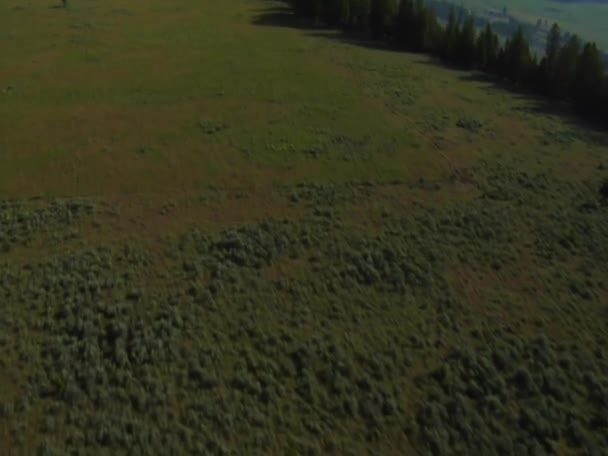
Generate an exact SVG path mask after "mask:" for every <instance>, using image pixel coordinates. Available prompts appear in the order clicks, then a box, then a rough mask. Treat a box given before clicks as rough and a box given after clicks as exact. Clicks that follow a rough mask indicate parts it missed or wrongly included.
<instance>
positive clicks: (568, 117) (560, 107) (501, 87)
mask: <svg viewBox="0 0 608 456" xmlns="http://www.w3.org/2000/svg"><path fill="white" fill-rule="evenodd" d="M460 79H462V80H463V81H470V82H477V83H482V84H487V85H488V87H489V88H490V89H491V90H493V91H503V92H506V93H509V94H510V95H511V96H512V97H513V98H516V99H519V100H522V101H525V102H526V103H525V105H523V106H519V107H517V108H514V110H515V111H521V112H527V113H531V114H540V115H545V116H552V117H559V118H560V119H561V120H563V121H564V122H565V123H566V124H567V125H568V126H571V127H575V128H580V129H584V130H588V131H589V133H592V135H591V136H590V137H589V138H588V139H589V140H590V141H589V142H591V143H593V144H597V145H601V146H608V134H607V132H606V127H605V125H603V124H602V121H600V119H599V118H598V117H591V116H586V115H584V114H582V113H580V112H577V111H576V109H575V108H574V107H573V106H572V105H571V104H570V103H568V102H566V101H559V100H553V99H551V98H547V97H544V96H543V95H539V94H537V93H534V92H533V91H531V90H527V89H524V88H522V87H519V86H517V85H516V84H513V83H512V82H510V81H507V80H505V79H503V78H500V77H499V76H496V75H493V74H488V73H481V72H478V71H476V72H467V73H465V74H463V75H462V76H461V77H460Z"/></svg>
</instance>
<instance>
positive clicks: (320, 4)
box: [288, 0, 608, 127]
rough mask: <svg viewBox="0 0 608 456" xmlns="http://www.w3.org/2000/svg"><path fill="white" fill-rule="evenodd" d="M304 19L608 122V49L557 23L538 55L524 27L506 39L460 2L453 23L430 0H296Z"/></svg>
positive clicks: (293, 2)
mask: <svg viewBox="0 0 608 456" xmlns="http://www.w3.org/2000/svg"><path fill="white" fill-rule="evenodd" d="M288 3H289V4H290V5H291V6H292V7H293V10H294V12H295V14H296V15H297V16H299V17H301V18H304V19H307V20H311V21H314V22H315V23H323V24H327V25H331V26H337V27H341V28H343V29H346V30H359V31H366V32H369V34H370V35H371V37H372V38H373V39H376V40H382V41H385V42H386V43H388V44H390V45H391V46H394V47H396V48H399V49H403V50H404V51H410V52H425V53H430V54H432V55H434V56H437V57H439V58H440V59H441V60H442V61H444V62H446V63H449V64H451V65H457V66H460V67H462V68H467V69H477V70H481V71H484V72H486V73H489V74H492V75H495V76H497V77H498V78H500V79H503V80H505V82H510V83H512V84H514V85H515V86H516V87H518V88H519V89H520V90H526V91H530V92H532V93H535V94H540V95H544V96H547V97H550V98H553V99H557V100H561V101H567V102H569V103H571V104H572V105H573V107H574V108H575V109H576V111H577V112H579V113H580V114H582V115H583V116H585V117H587V118H591V119H594V120H596V121H601V123H602V125H603V126H604V127H606V126H608V123H607V122H606V120H605V119H607V118H608V75H607V74H606V71H605V68H604V63H603V60H602V56H601V52H600V50H599V49H598V47H597V45H596V44H595V43H593V42H584V41H583V40H582V39H581V38H580V37H579V36H577V35H572V36H570V37H565V36H563V34H562V32H561V30H560V26H559V25H558V24H557V23H555V24H553V27H552V28H551V30H550V32H549V34H548V37H547V43H546V49H545V55H544V56H543V57H542V58H538V57H537V56H535V55H534V54H533V52H532V51H531V47H530V44H529V43H528V41H527V39H526V37H525V36H524V32H523V29H522V28H521V27H520V28H519V29H518V30H517V31H516V32H515V33H514V34H513V36H511V37H510V38H509V39H507V40H506V41H505V42H504V43H501V40H500V39H499V37H498V35H497V33H496V32H495V31H494V30H493V29H492V26H491V24H487V26H486V27H485V29H483V30H481V31H477V30H476V29H475V19H474V17H472V16H469V17H467V18H464V20H459V19H458V18H457V16H456V12H455V8H452V10H451V12H450V15H449V17H448V20H447V23H446V24H445V26H443V25H441V24H440V22H439V20H438V18H437V15H436V14H435V12H434V10H433V9H432V8H431V7H428V6H426V5H425V3H424V1H423V0H399V1H398V2H396V1H393V0H288Z"/></svg>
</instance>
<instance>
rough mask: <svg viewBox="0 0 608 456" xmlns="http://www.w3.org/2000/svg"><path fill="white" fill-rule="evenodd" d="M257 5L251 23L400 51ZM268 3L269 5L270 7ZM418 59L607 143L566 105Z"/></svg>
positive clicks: (277, 7)
mask: <svg viewBox="0 0 608 456" xmlns="http://www.w3.org/2000/svg"><path fill="white" fill-rule="evenodd" d="M258 3H259V4H266V5H269V6H268V7H266V8H262V9H260V10H258V15H257V16H256V17H255V19H254V20H253V23H254V24H255V25H260V26H266V27H287V28H293V29H301V30H305V31H306V35H307V36H311V37H318V38H324V39H329V40H333V41H338V42H340V43H343V44H348V45H352V46H359V47H364V48H367V49H374V50H382V51H389V52H404V51H402V50H400V49H397V48H395V47H394V46H391V45H389V44H387V43H385V42H383V41H377V40H372V39H371V38H370V37H369V34H368V33H367V32H362V31H357V30H340V29H335V28H332V27H328V26H325V25H319V24H315V23H313V22H311V21H309V20H305V19H301V18H298V17H296V16H295V15H294V14H293V12H292V10H291V9H290V8H289V7H288V6H287V5H285V6H283V5H282V4H281V3H280V2H278V1H276V0H263V1H261V0H258ZM270 5H271V6H270ZM419 55H420V59H419V60H417V61H416V62H417V63H420V64H424V65H431V66H441V67H443V68H449V69H452V70H455V71H459V72H461V73H462V75H461V76H460V78H461V79H462V80H465V81H471V82H476V83H483V84H488V85H490V86H491V88H492V89H493V90H497V91H503V92H507V93H509V94H510V95H511V96H513V97H515V98H519V99H522V100H525V101H527V102H528V103H527V104H526V106H523V107H521V108H519V110H523V111H526V112H530V113H536V114H543V115H551V116H556V117H560V118H561V119H562V120H564V121H565V122H566V123H567V124H569V125H571V126H572V127H578V128H583V129H586V130H589V131H590V132H592V133H595V134H594V135H593V138H592V142H593V143H596V144H601V145H608V135H607V134H606V127H605V126H603V125H602V124H601V122H600V121H599V120H596V119H593V118H588V117H585V116H582V115H580V114H578V113H577V112H576V111H575V110H574V109H573V108H572V106H571V105H570V104H568V103H565V102H559V101H556V100H551V99H549V98H545V97H543V96H541V95H538V94H535V93H532V92H530V91H528V90H524V89H522V88H521V87H518V86H516V85H515V84H512V83H510V82H509V81H505V80H504V79H502V78H500V77H498V76H495V75H492V74H487V73H482V72H479V71H470V70H464V69H463V68H462V67H459V66H457V65H452V64H448V63H446V62H444V61H442V60H440V59H439V58H438V57H435V56H431V55H428V54H419Z"/></svg>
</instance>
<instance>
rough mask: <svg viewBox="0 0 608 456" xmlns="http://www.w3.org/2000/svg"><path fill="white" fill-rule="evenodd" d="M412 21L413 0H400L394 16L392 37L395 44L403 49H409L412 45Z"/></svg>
mask: <svg viewBox="0 0 608 456" xmlns="http://www.w3.org/2000/svg"><path fill="white" fill-rule="evenodd" d="M413 21H414V0H401V1H400V2H399V9H398V11H397V15H396V16H395V23H394V28H393V38H394V40H395V44H396V45H397V46H399V47H400V48H403V49H411V48H412V46H413V43H412V36H413V31H412V27H413Z"/></svg>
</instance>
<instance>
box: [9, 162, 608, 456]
mask: <svg viewBox="0 0 608 456" xmlns="http://www.w3.org/2000/svg"><path fill="white" fill-rule="evenodd" d="M474 174H475V175H476V176H477V177H478V178H479V182H482V183H483V184H481V183H480V184H479V197H478V198H474V199H472V200H470V201H466V202H457V203H453V204H451V205H449V206H445V207H442V208H435V209H429V208H424V207H412V208H411V210H409V211H407V213H405V212H404V213H394V214H389V216H388V217H386V218H385V219H384V222H385V225H384V227H383V229H381V230H379V232H377V233H374V234H370V233H367V232H364V231H358V230H353V229H351V228H350V227H349V225H348V224H345V223H341V220H340V219H341V218H342V216H343V215H345V214H344V213H341V211H348V208H349V207H350V206H349V205H352V204H358V203H359V202H360V200H361V198H370V197H373V195H374V192H373V190H374V188H373V184H369V185H363V184H361V185H353V186H349V185H344V186H333V187H329V186H301V187H298V188H294V189H291V190H286V191H285V195H292V194H297V195H298V197H297V198H296V199H295V201H294V203H293V204H303V205H304V207H305V208H306V209H307V210H308V215H305V216H303V217H302V218H300V219H298V220H271V221H267V222H261V223H255V224H249V225H244V226H240V227H236V228H233V229H228V230H222V231H220V232H216V233H207V232H202V231H200V230H196V229H192V230H189V231H187V232H186V233H184V234H183V235H180V236H179V237H177V238H174V239H172V240H171V241H170V242H167V244H166V247H167V251H168V252H170V255H169V256H168V257H167V258H166V261H167V262H168V263H167V268H166V269H165V270H164V271H162V274H160V275H159V277H158V283H150V282H148V281H147V280H149V279H148V278H147V275H148V274H149V273H150V269H149V266H150V263H151V259H150V258H149V257H148V254H147V253H146V252H145V251H144V250H142V249H141V248H138V247H137V246H129V245H127V246H123V247H114V248H97V249H94V250H90V251H81V252H79V253H74V254H58V255H57V256H54V257H53V258H50V259H43V260H34V261H29V262H28V261H26V262H25V264H19V265H18V264H13V263H4V264H2V265H0V301H1V302H2V303H3V312H2V313H1V314H0V349H1V350H2V352H3V354H6V359H7V360H11V363H10V366H11V369H14V373H16V374H17V373H18V374H19V378H22V379H23V381H24V384H23V388H22V389H21V390H20V391H19V392H18V393H16V394H15V396H14V397H13V398H12V399H11V400H8V401H7V400H4V402H3V403H2V404H0V420H1V419H8V420H10V423H11V425H10V427H11V431H12V433H11V435H12V436H13V437H14V441H11V442H9V444H10V445H18V444H22V445H27V442H28V438H29V437H30V436H31V434H32V433H34V434H36V438H37V439H39V440H44V443H43V445H42V446H41V452H46V453H45V454H52V451H53V450H56V452H57V453H61V454H65V453H68V452H70V451H72V452H99V451H102V450H104V449H105V450H106V451H110V452H113V453H121V452H128V453H132V454H144V453H154V452H155V451H156V449H157V448H163V449H169V451H171V452H174V453H193V454H196V453H198V454H208V453H211V454H230V453H231V452H232V453H234V451H235V450H236V444H235V442H234V436H235V435H238V436H239V442H238V448H239V449H240V450H241V452H243V453H244V454H267V453H270V452H278V453H284V452H288V451H292V452H295V453H297V454H304V453H306V454H326V453H332V452H333V453H339V454H344V453H345V452H346V451H348V450H352V451H353V452H361V451H365V450H364V449H367V450H369V451H371V452H378V451H379V450H378V448H380V445H382V442H386V441H387V440H388V439H390V438H392V437H390V436H395V435H403V433H406V434H407V436H408V438H409V439H410V440H411V441H413V442H415V444H416V447H417V449H418V450H419V451H420V452H421V453H423V454H424V453H430V454H450V453H457V452H460V453H462V454H480V453H483V454H494V453H498V454H529V453H533V452H536V453H539V452H542V451H544V452H547V453H550V452H551V446H550V445H551V442H552V441H553V440H555V439H561V440H563V441H565V442H568V445H570V446H572V447H573V448H578V449H582V450H586V451H588V452H589V453H592V452H593V451H595V449H597V451H598V453H597V454H601V449H602V448H606V447H607V446H606V445H608V442H607V441H606V438H607V436H606V429H607V424H606V422H605V419H604V418H603V415H602V413H601V411H602V410H603V408H605V407H606V406H608V404H607V403H606V401H607V399H608V398H607V395H606V394H607V391H608V384H607V383H606V380H607V379H606V372H608V366H607V365H606V359H605V355H603V352H602V350H603V349H604V348H605V343H606V341H605V340H602V339H601V337H600V335H601V334H603V333H602V331H604V328H603V327H602V325H601V321H602V320H601V319H600V318H599V315H600V314H599V313H598V312H600V311H601V306H600V305H595V304H594V303H596V304H597V303H599V299H596V298H597V296H599V293H600V292H601V289H600V288H599V285H598V284H597V283H595V282H593V281H592V282H590V284H589V283H587V282H586V280H587V278H583V279H581V281H582V282H583V283H582V285H581V286H585V287H587V289H588V290H589V292H590V295H591V298H590V299H591V301H589V300H586V301H584V300H583V299H585V298H584V297H583V296H582V295H581V294H572V293H570V292H568V290H566V288H567V287H568V284H569V279H570V278H571V277H572V276H577V277H578V276H580V274H581V273H580V271H578V270H576V271H575V270H574V269H572V266H571V263H572V261H571V258H572V255H577V258H578V260H579V261H578V263H582V264H583V265H586V267H589V268H592V267H594V266H595V267H598V265H599V264H601V262H602V261H603V260H604V259H605V258H606V257H605V255H606V252H605V250H603V249H602V247H601V246H602V245H608V242H607V240H608V231H606V224H605V223H604V221H605V217H606V211H605V210H604V208H603V207H601V206H599V205H596V206H593V208H592V209H589V205H590V204H589V202H590V201H593V199H594V198H595V199H596V200H597V198H598V194H597V185H591V184H589V185H582V186H576V187H575V186H572V184H567V183H565V182H561V181H559V180H557V179H555V178H550V177H547V176H541V175H533V174H525V173H518V172H510V171H508V170H505V169H502V168H500V167H493V168H490V167H484V166H480V167H479V169H475V170H474ZM408 185H410V184H408ZM411 185H415V184H411ZM425 188H426V187H425ZM429 191H432V189H429ZM505 203H508V204H505ZM326 208H328V209H331V210H332V211H333V212H334V213H336V214H337V217H332V218H329V219H328V218H327V217H325V216H323V215H322V213H323V211H324V210H325V209H326ZM518 233H522V234H525V235H526V238H527V239H528V242H527V244H526V248H527V249H528V251H527V253H528V255H530V256H531V257H532V258H533V260H534V263H533V265H534V267H538V268H543V269H544V270H546V271H549V272H551V271H552V270H553V269H554V268H557V266H556V265H558V266H559V268H563V269H565V270H567V271H570V272H571V274H567V275H563V276H561V277H557V279H556V282H555V283H554V285H553V287H554V289H555V291H554V293H553V294H551V295H547V296H545V295H543V294H539V295H538V296H539V303H538V306H536V305H535V304H533V303H531V304H530V307H529V309H526V313H525V314H523V315H521V318H522V321H523V320H525V319H526V318H528V317H532V316H534V315H539V312H542V311H541V310H539V309H540V308H541V306H543V305H549V306H550V309H551V315H552V317H554V316H555V315H562V316H563V315H566V316H567V317H568V318H570V317H572V320H571V324H572V325H579V324H580V325H581V326H580V327H581V328H582V327H584V328H585V331H586V333H585V334H586V335H587V336H586V337H587V339H588V342H589V343H587V345H585V346H582V345H580V346H579V347H578V348H576V347H574V346H571V345H555V344H554V343H551V342H549V341H547V340H546V339H538V340H528V339H525V338H518V337H515V336H510V335H505V334H502V333H499V332H498V331H493V332H491V333H490V335H484V345H483V346H477V345H470V347H471V348H470V349H469V350H465V349H463V350H458V351H457V350H452V353H451V354H450V355H449V356H447V357H446V358H445V359H443V364H442V365H441V366H440V367H438V368H436V367H437V363H438V359H439V357H442V356H443V353H444V350H445V349H446V345H449V344H451V343H452V342H454V341H459V342H463V343H464V345H463V346H467V343H470V344H475V343H478V342H477V341H476V340H474V339H473V338H472V337H471V336H470V335H469V333H468V328H469V326H470V324H471V322H473V323H475V322H477V323H479V318H480V317H479V315H478V314H477V313H476V311H475V310H474V309H472V308H471V306H469V305H468V302H464V301H463V300H462V299H461V298H459V297H458V296H460V295H458V294H457V293H456V292H455V291H454V290H453V289H452V287H451V285H450V282H449V281H448V280H447V278H446V276H447V274H448V270H449V268H450V267H451V266H453V265H456V266H457V267H460V266H461V265H462V264H464V263H467V262H468V263H470V265H472V266H474V267H475V268H478V269H480V270H486V269H489V268H493V267H494V265H495V264H496V262H500V263H501V264H502V267H504V268H506V269H509V268H511V269H517V268H518V267H519V266H518V265H519V263H518V252H517V248H518V247H517V246H518V243H519V241H518V238H517V236H518ZM565 235H568V236H570V238H569V242H570V244H566V243H565V242H563V239H562V238H564V236H565ZM586 238H588V239H586ZM593 245H595V251H593V250H592V247H593ZM548 252H553V253H554V255H553V257H552V259H551V260H549V259H548V258H546V256H547V255H548ZM566 253H568V255H566ZM562 256H563V259H561V257H562ZM292 259H295V260H297V262H296V263H297V264H298V265H300V266H299V267H302V268H303V269H304V271H303V273H302V274H300V275H293V276H287V277H280V278H277V277H273V278H265V275H264V273H265V271H266V270H267V269H270V268H273V267H274V266H276V265H277V264H281V263H282V262H286V261H287V262H288V261H289V260H292ZM602 264H603V263H602ZM599 267H601V266H599ZM568 268H570V269H568ZM593 277H594V276H593V274H592V275H590V276H589V277H588V279H589V280H591V279H593V280H595V279H594V278H593ZM560 287H561V288H560ZM604 291H605V290H604ZM483 292H484V293H485V292H487V293H489V294H490V295H491V293H492V290H489V291H488V290H483ZM562 292H565V293H566V295H565V296H566V298H567V299H564V298H563V296H562V295H561V294H560V293H562ZM554 297H556V298H557V299H553V298H554ZM510 302H511V301H509V298H508V296H502V295H501V296H500V300H498V301H497V304H496V305H497V306H501V309H504V306H506V305H507V304H509V303H510ZM581 302H585V304H587V305H586V307H585V314H584V315H578V316H577V317H576V318H575V315H574V314H573V313H572V312H573V310H572V309H574V311H577V305H578V304H580V303H581ZM518 304H520V303H518ZM600 304H601V303H600ZM487 307H488V308H489V307H490V304H488V306H487ZM514 308H515V307H511V308H510V309H514ZM579 310H580V309H579ZM513 311H514V312H515V310H513ZM528 312H529V315H528ZM517 317H518V316H517V315H513V316H512V319H513V320H517ZM577 318H578V319H579V320H577ZM471 319H472V320H471ZM484 323H485V322H484ZM13 360H14V362H12V361H13ZM420 372H422V373H423V374H422V377H420V381H419V383H417V384H416V383H415V382H413V380H412V379H413V378H414V376H415V375H418V374H419V373H420ZM412 393H413V394H412ZM418 397H421V398H423V400H417V398H418ZM412 416H413V417H414V418H415V419H414V420H413V421H412V420H411V419H410V418H411V417H412ZM26 423H34V428H30V430H29V431H28V428H27V427H26ZM352 426H356V427H357V429H361V430H363V431H364V432H361V433H358V434H357V435H355V436H353V433H352ZM279 429H280V431H281V432H280V433H279V432H278V431H277V432H276V433H275V432H274V431H275V430H279ZM26 436H27V437H28V438H26Z"/></svg>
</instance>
